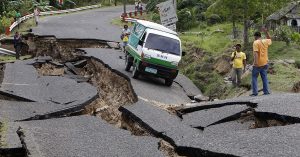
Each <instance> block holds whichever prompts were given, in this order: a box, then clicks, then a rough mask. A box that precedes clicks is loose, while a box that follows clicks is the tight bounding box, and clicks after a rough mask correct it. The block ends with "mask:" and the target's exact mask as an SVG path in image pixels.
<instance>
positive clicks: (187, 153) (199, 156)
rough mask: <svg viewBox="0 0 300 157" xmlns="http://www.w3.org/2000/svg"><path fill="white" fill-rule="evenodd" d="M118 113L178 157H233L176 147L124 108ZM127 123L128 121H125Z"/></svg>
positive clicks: (165, 136)
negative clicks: (172, 150) (164, 143)
mask: <svg viewBox="0 0 300 157" xmlns="http://www.w3.org/2000/svg"><path fill="white" fill-rule="evenodd" d="M119 111H121V112H122V118H126V119H130V121H134V122H135V123H136V124H137V125H139V126H140V127H141V128H142V129H143V130H145V132H147V133H149V134H150V135H152V136H154V137H156V138H161V139H163V140H164V141H166V142H167V143H168V144H170V145H171V147H173V148H174V150H175V153H176V154H178V155H180V156H194V157H203V156H205V157H219V156H224V157H235V156H234V155H228V154H222V153H216V152H211V151H207V150H202V149H200V148H192V147H184V146H177V145H176V144H175V142H174V140H173V139H172V138H170V137H169V136H167V135H165V134H164V132H157V131H156V130H155V129H153V128H151V127H150V126H149V125H148V124H147V123H145V122H143V120H141V119H140V118H138V117H137V116H135V115H134V114H132V113H131V112H130V111H128V110H127V109H126V108H124V107H122V106H121V107H120V108H119ZM127 121H128V120H127Z"/></svg>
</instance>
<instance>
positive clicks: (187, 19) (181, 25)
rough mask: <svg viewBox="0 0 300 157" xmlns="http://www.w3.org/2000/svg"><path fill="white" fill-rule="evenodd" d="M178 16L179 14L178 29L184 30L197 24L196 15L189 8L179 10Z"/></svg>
mask: <svg viewBox="0 0 300 157" xmlns="http://www.w3.org/2000/svg"><path fill="white" fill-rule="evenodd" d="M177 16H178V22H177V28H178V31H184V30H187V29H190V28H192V27H194V26H195V25H196V24H197V23H196V20H195V17H194V16H193V14H192V12H191V11H190V10H189V9H188V8H185V9H182V10H180V11H178V13H177Z"/></svg>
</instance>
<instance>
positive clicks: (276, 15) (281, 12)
mask: <svg viewBox="0 0 300 157" xmlns="http://www.w3.org/2000/svg"><path fill="white" fill-rule="evenodd" d="M299 4H300V1H297V2H291V3H289V4H288V5H287V6H286V7H284V8H282V9H280V10H278V11H277V12H275V13H273V14H271V15H270V16H268V17H267V21H269V20H280V19H281V18H282V17H284V16H286V15H287V14H288V13H289V12H290V11H291V10H293V9H294V8H295V7H296V6H298V5H299Z"/></svg>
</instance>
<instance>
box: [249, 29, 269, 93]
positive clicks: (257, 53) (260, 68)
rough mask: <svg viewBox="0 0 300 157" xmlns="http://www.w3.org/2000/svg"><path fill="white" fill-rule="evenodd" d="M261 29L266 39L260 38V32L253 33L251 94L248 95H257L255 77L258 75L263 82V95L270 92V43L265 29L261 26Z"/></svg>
mask: <svg viewBox="0 0 300 157" xmlns="http://www.w3.org/2000/svg"><path fill="white" fill-rule="evenodd" d="M262 31H263V32H264V33H265V34H266V38H267V39H262V38H261V33H260V32H255V33H254V38H255V41H254V42H253V57H254V61H253V70H252V94H251V95H250V96H257V95H258V90H257V77H258V75H259V74H260V77H261V79H262V82H263V92H264V95H268V94H270V92H269V87H268V84H269V82H268V77H267V71H268V66H269V65H268V61H269V60H268V48H269V46H270V45H271V44H272V40H271V37H270V34H269V32H268V30H267V29H265V28H263V29H262Z"/></svg>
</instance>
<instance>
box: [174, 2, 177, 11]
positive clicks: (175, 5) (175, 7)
mask: <svg viewBox="0 0 300 157" xmlns="http://www.w3.org/2000/svg"><path fill="white" fill-rule="evenodd" d="M173 5H174V9H175V12H176V13H177V2H176V0H173Z"/></svg>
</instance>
